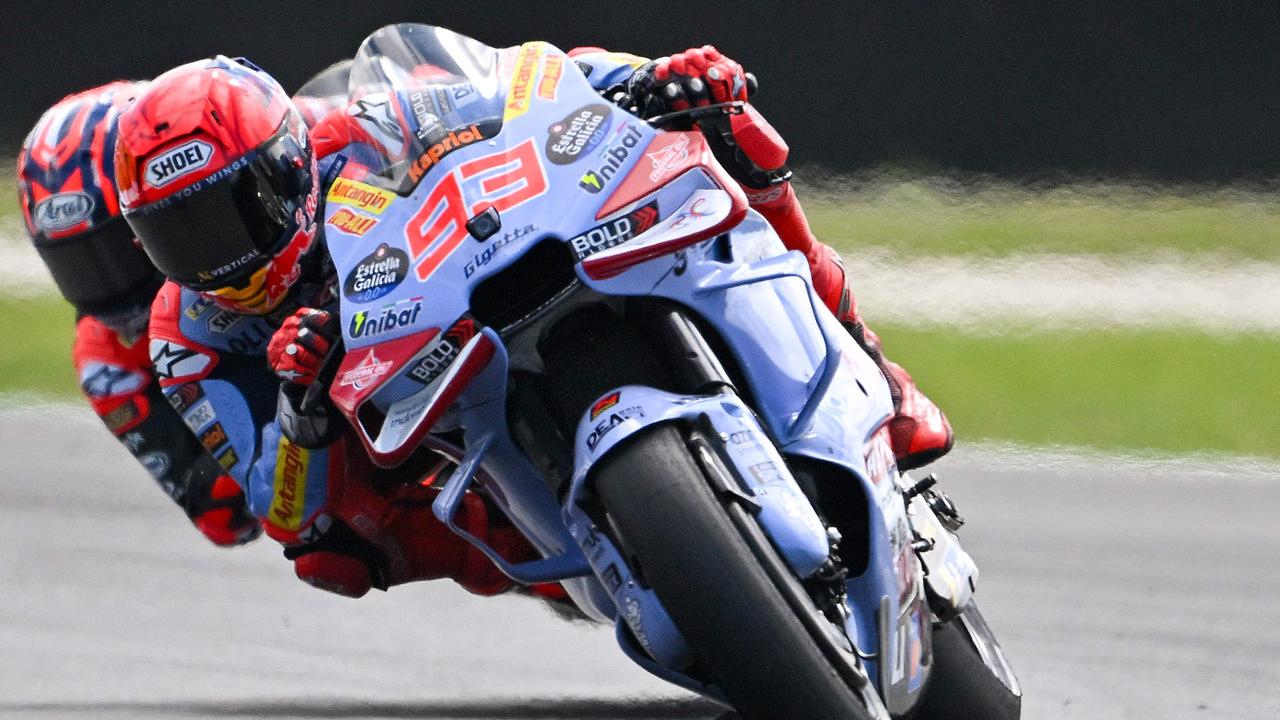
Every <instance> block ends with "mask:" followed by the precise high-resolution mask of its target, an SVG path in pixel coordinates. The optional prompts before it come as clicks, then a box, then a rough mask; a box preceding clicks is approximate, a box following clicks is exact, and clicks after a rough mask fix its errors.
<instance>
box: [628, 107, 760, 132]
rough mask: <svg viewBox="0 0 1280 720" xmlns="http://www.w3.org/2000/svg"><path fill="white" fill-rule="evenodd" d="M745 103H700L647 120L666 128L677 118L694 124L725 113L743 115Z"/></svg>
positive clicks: (660, 127) (651, 123)
mask: <svg viewBox="0 0 1280 720" xmlns="http://www.w3.org/2000/svg"><path fill="white" fill-rule="evenodd" d="M745 105H746V103H745V102H743V101H741V100H733V101H730V102H724V103H713V104H711V105H698V106H696V107H691V108H685V109H684V110H675V111H673V112H669V113H664V114H662V115H657V116H655V117H651V118H649V119H648V120H646V121H645V122H648V123H649V125H650V126H652V127H655V128H658V129H660V130H665V129H667V126H668V125H671V124H673V123H674V122H675V121H677V120H687V121H689V122H690V124H692V123H696V122H697V121H699V120H702V119H704V118H708V117H712V116H715V117H723V116H725V115H741V114H742V113H743V107H744V106H745Z"/></svg>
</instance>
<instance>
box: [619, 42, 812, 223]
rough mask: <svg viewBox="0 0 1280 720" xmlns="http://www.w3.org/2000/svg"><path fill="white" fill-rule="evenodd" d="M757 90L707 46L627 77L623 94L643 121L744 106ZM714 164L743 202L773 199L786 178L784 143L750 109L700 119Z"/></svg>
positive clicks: (736, 67) (746, 76) (661, 60)
mask: <svg viewBox="0 0 1280 720" xmlns="http://www.w3.org/2000/svg"><path fill="white" fill-rule="evenodd" d="M758 89H759V86H758V83H757V82H756V78H755V76H754V75H752V74H751V73H748V72H744V71H743V69H742V66H741V65H740V64H738V63H737V62H736V61H735V60H732V59H730V58H727V57H725V56H724V55H723V54H721V53H720V51H719V50H716V49H715V48H714V47H712V46H710V45H704V46H702V47H701V48H693V49H690V50H686V51H684V52H682V53H677V54H675V55H672V56H671V57H668V58H659V59H658V60H655V61H653V62H651V63H649V64H647V65H644V66H642V67H641V68H639V69H638V70H636V72H635V73H633V74H632V76H631V79H630V80H629V81H628V83H627V90H628V93H629V94H630V96H631V98H632V99H633V101H634V102H635V105H636V108H637V109H638V111H639V112H640V114H641V116H642V117H645V118H653V117H657V116H659V115H664V114H666V113H669V112H674V111H677V110H685V109H688V108H690V107H698V106H704V105H710V104H712V103H726V102H737V101H743V102H745V101H746V100H747V98H748V97H750V96H753V95H755V93H756V91H757V90H758ZM698 126H699V128H700V129H701V130H702V132H703V134H704V135H705V136H706V138H707V142H708V144H709V145H710V146H711V151H712V152H713V153H715V156H716V159H717V160H719V161H720V164H721V165H723V166H724V167H725V169H726V170H728V171H729V174H730V175H732V176H733V179H734V180H737V181H738V184H740V185H742V186H743V189H744V190H745V191H746V192H747V198H748V200H752V201H753V204H755V200H756V198H768V199H772V198H774V197H775V196H777V195H778V194H779V193H778V190H779V188H777V187H775V186H778V185H781V184H783V183H785V182H786V181H787V180H789V179H790V177H791V171H790V170H788V169H787V166H786V162H787V154H788V152H789V148H788V147H787V143H786V142H785V141H784V140H783V139H782V136H781V135H779V134H778V131H776V130H774V129H773V126H772V125H770V124H769V122H768V121H767V120H765V119H764V117H763V116H761V115H760V113H759V112H758V111H757V110H756V109H755V108H754V107H752V106H751V105H750V104H744V105H743V106H742V111H741V112H737V113H726V114H718V115H710V116H707V117H703V118H700V119H699V120H698Z"/></svg>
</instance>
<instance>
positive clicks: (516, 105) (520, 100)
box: [502, 43, 542, 122]
mask: <svg viewBox="0 0 1280 720" xmlns="http://www.w3.org/2000/svg"><path fill="white" fill-rule="evenodd" d="M541 56H542V44H541V43H526V44H525V45H522V46H521V47H520V54H519V56H517V57H516V66H515V73H514V74H513V75H512V77H511V89H510V90H508V91H507V104H506V108H505V109H504V110H503V112H502V121H503V122H510V121H511V120H513V119H515V118H518V117H520V116H521V115H523V114H525V113H526V112H528V110H529V100H530V97H529V96H530V95H531V94H532V92H533V74H534V72H535V71H536V70H537V68H538V58H539V57H541Z"/></svg>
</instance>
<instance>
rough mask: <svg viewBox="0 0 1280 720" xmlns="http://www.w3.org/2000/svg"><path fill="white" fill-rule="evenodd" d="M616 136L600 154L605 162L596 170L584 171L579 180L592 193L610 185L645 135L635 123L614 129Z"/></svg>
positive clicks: (581, 186) (579, 184) (580, 184)
mask: <svg viewBox="0 0 1280 720" xmlns="http://www.w3.org/2000/svg"><path fill="white" fill-rule="evenodd" d="M614 136H615V137H614V139H613V140H612V141H611V143H610V145H609V147H607V148H606V149H605V151H604V152H603V153H601V155H600V156H601V158H602V159H603V160H604V164H603V165H601V166H600V167H598V168H596V169H595V170H588V171H587V172H585V173H583V175H582V177H581V178H580V179H579V180H578V187H580V188H582V189H583V190H586V191H587V192H589V193H592V194H595V193H598V192H600V191H601V190H603V189H604V186H605V185H608V184H609V181H610V180H612V179H613V178H614V176H616V175H617V174H618V171H619V170H621V169H622V166H623V165H625V164H626V162H627V158H629V157H631V151H632V150H635V148H636V146H637V145H639V144H640V139H641V138H642V137H643V135H642V134H641V133H640V128H638V127H636V126H635V125H622V126H620V127H619V128H618V129H617V130H615V131H614Z"/></svg>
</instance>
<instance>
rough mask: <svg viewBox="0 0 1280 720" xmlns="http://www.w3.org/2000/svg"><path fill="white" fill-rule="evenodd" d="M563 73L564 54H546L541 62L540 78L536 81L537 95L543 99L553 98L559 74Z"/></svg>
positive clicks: (558, 85)
mask: <svg viewBox="0 0 1280 720" xmlns="http://www.w3.org/2000/svg"><path fill="white" fill-rule="evenodd" d="M562 74H564V56H563V55H548V56H547V59H546V61H545V62H543V63H542V79H541V80H539V81H538V97H540V98H542V99H543V100H555V99H556V88H558V87H560V76H561V75H562Z"/></svg>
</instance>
